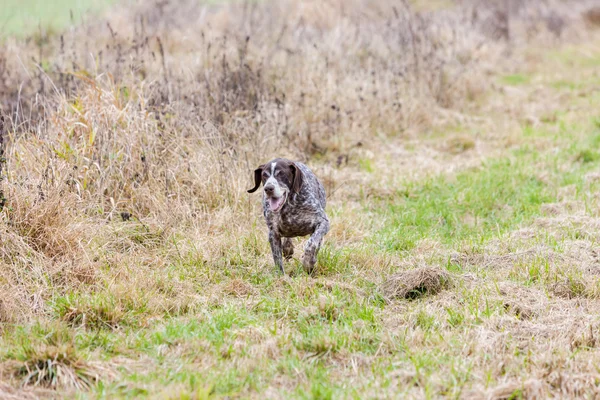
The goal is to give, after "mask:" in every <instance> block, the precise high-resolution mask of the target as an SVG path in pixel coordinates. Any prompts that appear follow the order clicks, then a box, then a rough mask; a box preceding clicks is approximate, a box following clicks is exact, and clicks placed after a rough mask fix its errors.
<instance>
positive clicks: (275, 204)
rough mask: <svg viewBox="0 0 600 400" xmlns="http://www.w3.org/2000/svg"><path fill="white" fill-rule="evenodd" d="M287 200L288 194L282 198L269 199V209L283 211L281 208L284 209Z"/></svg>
mask: <svg viewBox="0 0 600 400" xmlns="http://www.w3.org/2000/svg"><path fill="white" fill-rule="evenodd" d="M286 200H287V193H285V194H284V195H283V196H281V197H269V198H268V202H269V208H270V209H271V211H273V212H277V211H279V210H281V207H283V205H284V204H285V201H286Z"/></svg>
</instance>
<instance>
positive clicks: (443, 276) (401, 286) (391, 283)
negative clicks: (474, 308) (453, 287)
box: [382, 267, 450, 300]
mask: <svg viewBox="0 0 600 400" xmlns="http://www.w3.org/2000/svg"><path fill="white" fill-rule="evenodd" d="M449 285H450V276H449V274H448V272H447V271H444V270H442V269H440V268H437V267H423V268H417V269H413V270H409V271H402V272H397V273H395V274H393V275H391V276H390V277H388V278H387V280H386V281H385V282H384V284H383V287H382V289H383V293H384V295H385V297H386V298H387V299H388V300H393V299H416V298H419V297H420V296H423V295H434V294H437V293H439V292H440V291H441V290H443V289H445V288H447V287H448V286H449Z"/></svg>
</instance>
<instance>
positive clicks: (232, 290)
mask: <svg viewBox="0 0 600 400" xmlns="http://www.w3.org/2000/svg"><path fill="white" fill-rule="evenodd" d="M223 292H224V293H225V294H227V295H229V296H233V297H238V298H242V297H248V296H251V295H253V294H256V289H254V287H253V286H252V285H251V284H249V283H247V282H245V281H243V280H241V279H233V280H231V281H229V282H228V283H227V284H225V286H224V287H223Z"/></svg>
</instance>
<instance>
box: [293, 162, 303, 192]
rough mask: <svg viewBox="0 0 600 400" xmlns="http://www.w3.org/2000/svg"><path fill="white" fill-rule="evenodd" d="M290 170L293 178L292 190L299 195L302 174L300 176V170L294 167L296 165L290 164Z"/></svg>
mask: <svg viewBox="0 0 600 400" xmlns="http://www.w3.org/2000/svg"><path fill="white" fill-rule="evenodd" d="M290 168H291V169H292V176H293V177H294V179H293V180H292V190H293V191H294V193H300V189H301V188H302V182H304V174H302V170H301V169H300V168H299V167H298V166H297V165H296V163H292V164H291V165H290Z"/></svg>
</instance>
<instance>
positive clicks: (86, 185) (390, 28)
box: [0, 0, 590, 321]
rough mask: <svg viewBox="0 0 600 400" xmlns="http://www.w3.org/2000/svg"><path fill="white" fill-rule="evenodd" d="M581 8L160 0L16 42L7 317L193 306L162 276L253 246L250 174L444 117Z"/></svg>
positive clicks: (5, 87) (0, 286)
mask: <svg viewBox="0 0 600 400" xmlns="http://www.w3.org/2000/svg"><path fill="white" fill-rule="evenodd" d="M588 3H590V2H585V1H579V2H574V3H573V4H575V5H576V6H572V5H571V6H569V7H568V12H566V11H565V9H566V7H565V6H564V5H562V4H560V2H547V1H534V2H525V1H509V2H487V1H486V2H464V3H462V4H460V5H458V6H456V7H454V8H452V9H449V10H439V11H429V12H419V11H417V10H416V9H414V8H413V7H412V6H411V4H410V3H409V2H408V1H405V0H401V1H394V2H381V1H374V0H352V1H337V0H331V1H326V2H322V1H308V0H307V1H300V2H297V1H291V0H290V1H267V2H243V3H239V2H233V3H231V4H226V5H220V6H202V5H199V4H197V2H195V1H191V0H181V1H160V2H154V1H150V2H142V3H140V4H132V5H130V6H128V7H124V8H122V9H120V10H118V11H115V12H114V13H113V14H111V15H109V16H108V17H107V18H106V19H102V20H89V21H87V22H86V23H84V24H82V25H79V26H74V27H72V28H71V29H69V30H67V31H65V32H63V33H62V34H52V35H50V34H48V35H46V34H44V33H41V34H40V33H37V34H35V35H33V36H31V37H29V38H27V39H24V40H17V39H9V40H7V41H6V42H5V43H2V45H0V104H1V110H2V115H3V117H4V121H5V123H4V127H3V129H2V130H1V135H0V138H1V140H0V149H1V150H2V152H0V167H1V168H0V174H1V176H2V181H1V182H0V184H1V187H0V206H1V208H2V212H1V213H0V271H1V275H2V280H0V319H1V320H2V321H18V320H20V319H23V318H26V317H28V316H30V315H31V314H32V313H37V314H41V313H44V312H47V311H48V305H47V304H46V300H47V299H48V298H50V297H51V296H52V295H55V294H56V293H57V292H58V293H67V292H69V291H72V290H74V289H75V288H77V289H78V290H81V291H84V292H85V291H89V292H94V291H95V290H99V289H98V288H106V287H108V288H110V289H109V290H110V291H111V293H113V294H115V295H118V296H121V297H122V298H123V299H124V300H122V301H124V302H130V303H131V302H133V303H135V302H136V301H138V300H139V299H137V298H136V297H135V296H138V295H139V296H140V298H144V299H147V300H148V299H150V298H152V299H153V300H148V301H150V303H151V304H153V307H155V308H156V309H157V310H159V309H160V310H163V308H164V307H167V308H168V309H170V310H171V309H173V310H184V309H186V307H188V306H189V304H191V303H190V302H192V300H190V299H191V298H192V297H193V296H192V292H193V291H192V290H189V291H188V292H186V287H187V286H186V283H185V282H183V281H180V280H177V279H172V278H171V277H170V276H169V275H167V273H166V272H161V269H160V268H161V267H165V266H167V265H168V264H169V263H170V262H171V261H172V260H175V259H181V258H182V257H183V258H186V257H187V258H194V259H197V260H202V262H205V263H213V265H215V266H218V265H219V262H220V261H218V260H221V259H222V258H223V257H226V254H227V251H228V249H230V248H231V247H233V248H237V249H238V250H240V252H242V254H244V253H243V252H244V251H246V252H249V251H251V250H248V249H246V248H245V247H243V245H240V244H239V240H238V239H239V237H242V236H244V235H248V232H249V231H251V229H252V227H253V223H254V221H255V219H254V218H249V217H247V216H246V215H247V214H251V213H252V212H254V211H255V205H254V204H253V203H251V202H249V201H248V199H247V195H246V193H245V191H244V190H243V189H244V188H246V186H247V185H248V184H249V179H250V178H249V173H248V171H251V170H252V169H253V168H254V167H255V165H257V164H259V163H260V162H263V161H264V160H265V159H268V158H270V157H272V156H274V155H276V154H277V155H282V156H289V157H293V158H296V159H301V160H305V161H306V160H315V159H318V160H320V161H319V162H320V163H321V164H328V165H335V162H336V160H338V159H339V157H340V156H341V157H342V159H343V156H344V154H346V152H347V151H348V150H349V149H351V148H353V147H354V146H360V145H362V144H363V143H365V142H368V141H369V140H370V139H371V138H373V137H379V136H388V135H414V134H418V133H419V132H420V131H422V130H424V129H428V128H430V127H435V126H440V125H441V124H444V123H445V122H447V121H448V119H449V118H452V116H453V115H456V114H460V113H461V112H463V111H464V110H466V109H468V108H469V107H472V106H473V104H476V103H477V102H478V101H479V100H480V99H481V98H482V96H483V95H484V94H485V93H486V90H487V89H488V86H489V82H488V79H487V73H488V71H489V70H490V69H492V68H494V65H495V64H496V63H497V62H498V61H499V60H500V59H501V58H503V57H505V56H506V50H507V49H510V46H512V45H515V44H516V43H518V42H519V41H526V40H531V38H532V37H534V36H535V34H536V32H538V31H540V30H544V31H551V32H552V33H553V35H555V36H557V37H558V36H565V35H567V34H569V32H571V33H573V32H576V29H575V27H576V26H577V23H578V21H579V20H580V15H581V11H582V10H585V7H587V5H588ZM334 184H335V182H334ZM234 224H235V225H234ZM181 236H186V237H187V238H188V239H189V240H188V241H187V242H182V243H179V244H177V240H176V239H175V238H176V237H181ZM115 281H117V282H118V283H114V282H115ZM165 282H166V283H165ZM165 286H166V287H168V288H167V289H165ZM153 296H154V297H153ZM163 300H164V301H163ZM165 304H166V305H165ZM163 311H164V310H163Z"/></svg>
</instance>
